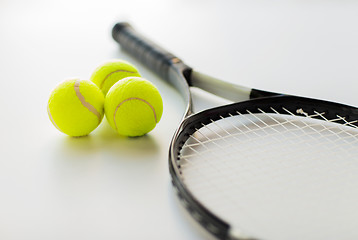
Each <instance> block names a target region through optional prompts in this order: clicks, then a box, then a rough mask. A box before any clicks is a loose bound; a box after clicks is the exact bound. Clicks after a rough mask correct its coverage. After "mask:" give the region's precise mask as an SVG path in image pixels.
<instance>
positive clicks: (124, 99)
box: [104, 77, 163, 137]
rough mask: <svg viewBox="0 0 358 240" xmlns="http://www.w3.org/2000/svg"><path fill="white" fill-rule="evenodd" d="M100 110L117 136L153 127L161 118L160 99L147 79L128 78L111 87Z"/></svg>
mask: <svg viewBox="0 0 358 240" xmlns="http://www.w3.org/2000/svg"><path fill="white" fill-rule="evenodd" d="M104 109H105V114H106V118H107V120H108V122H109V124H110V125H111V126H112V128H113V129H115V130H116V131H117V132H118V133H119V134H120V135H123V136H130V137H136V136H142V135H144V134H146V133H148V132H150V131H151V130H153V129H154V127H155V126H156V124H157V123H158V122H159V120H160V118H161V117H162V113H163V101H162V98H161V96H160V93H159V91H158V89H157V88H156V87H155V86H154V85H153V84H152V83H151V82H149V81H147V80H145V79H143V78H140V77H128V78H124V79H122V80H121V81H118V82H117V83H115V84H114V85H113V86H112V87H111V89H110V90H109V92H108V93H107V96H106V99H105V102H104Z"/></svg>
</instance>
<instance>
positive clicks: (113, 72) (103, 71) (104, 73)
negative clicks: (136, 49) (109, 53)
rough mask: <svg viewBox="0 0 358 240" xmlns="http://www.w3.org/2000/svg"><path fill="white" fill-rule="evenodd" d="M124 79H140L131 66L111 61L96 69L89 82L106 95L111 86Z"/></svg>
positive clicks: (124, 62)
mask: <svg viewBox="0 0 358 240" xmlns="http://www.w3.org/2000/svg"><path fill="white" fill-rule="evenodd" d="M126 77H140V74H139V73H138V70H137V69H136V68H135V67H134V66H133V65H132V64H130V63H128V62H126V61H123V60H113V61H110V62H107V63H105V64H103V65H101V66H99V67H97V68H96V69H95V70H94V72H93V74H92V76H91V79H90V80H91V81H92V82H94V83H95V84H96V85H97V86H98V87H99V88H100V89H101V90H102V92H103V94H104V95H106V94H107V92H108V90H109V89H110V88H111V87H112V86H113V84H115V83H116V82H117V81H119V80H121V79H123V78H126Z"/></svg>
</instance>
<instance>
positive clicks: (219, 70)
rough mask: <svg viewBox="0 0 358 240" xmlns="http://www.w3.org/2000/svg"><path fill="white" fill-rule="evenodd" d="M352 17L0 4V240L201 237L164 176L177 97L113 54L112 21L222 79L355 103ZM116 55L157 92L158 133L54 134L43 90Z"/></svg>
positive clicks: (306, 9)
mask: <svg viewBox="0 0 358 240" xmlns="http://www.w3.org/2000/svg"><path fill="white" fill-rule="evenodd" d="M357 13H358V2H357V1H345V0H336V1H334V0H332V1H271V2H267V1H263V0H262V1H259V0H254V1H234V0H228V1H222V0H217V1H214V0H209V1H203V0H193V1H189V0H181V1H178V0H167V1H165V0H151V1H144V0H143V1H139V0H136V1H134V0H127V1H121V0H117V1H107V0H102V1H74V0H72V1H67V0H64V1H58V2H54V1H44V0H43V1H40V0H34V1H12V0H2V1H0V70H1V71H0V73H1V75H0V79H1V85H2V87H1V94H0V109H1V120H0V121H1V124H0V159H1V160H0V239H2V240H25V239H26V240H28V239H29V240H35V239H36V240H44V239H52V240H57V239H67V240H68V239H71V240H72V239H75V240H80V239H86V240H90V239H101V240H107V239H108V240H112V239H172V240H176V239H177V240H179V239H189V240H190V239H192V240H194V239H212V238H211V237H210V236H209V235H208V234H206V233H205V232H204V231H203V230H201V229H200V228H199V227H198V226H197V225H196V224H195V223H194V221H192V220H191V218H190V217H189V216H188V214H187V213H186V212H185V211H184V210H183V209H182V207H181V205H180V204H179V202H178V201H177V199H176V196H175V194H174V192H173V190H172V187H171V183H170V176H169V172H168V164H167V155H168V146H169V141H170V139H171V136H172V133H173V132H174V130H175V128H176V126H177V124H178V123H179V121H180V119H181V116H182V113H183V111H184V104H183V102H182V100H181V98H180V95H179V94H178V93H177V92H176V91H175V90H174V89H173V88H171V87H170V86H169V85H168V84H166V83H164V82H163V81H161V79H159V78H158V77H157V76H156V75H154V74H153V73H152V72H150V71H149V70H148V69H146V68H145V67H144V66H143V65H141V64H140V63H139V62H137V61H135V60H134V59H133V58H131V57H130V56H128V55H126V54H125V53H123V52H122V51H121V50H120V48H119V47H118V45H117V44H116V43H115V42H114V41H113V40H112V38H111V33H110V32H111V28H112V26H113V24H114V23H116V21H119V20H126V21H129V22H131V23H132V25H133V26H135V27H136V28H137V30H138V31H140V32H142V33H143V34H145V35H147V36H149V37H150V38H152V39H154V40H155V41H156V42H158V43H160V44H162V45H163V46H164V47H166V48H168V49H169V50H171V51H172V52H173V53H175V54H177V55H178V56H179V57H181V58H182V59H184V60H186V62H187V63H188V64H190V65H192V66H194V67H196V68H197V69H200V70H201V71H203V72H206V73H208V74H210V75H214V76H216V77H219V78H222V79H225V80H227V81H230V82H233V83H240V84H243V85H246V86H250V87H256V88H260V89H266V90H271V91H278V92H285V93H291V94H298V95H304V96H311V97H315V98H322V99H328V100H333V101H338V102H341V103H346V104H350V105H358V94H357V90H358V57H357V56H358V28H357V25H358V14H357ZM114 58H120V59H125V60H128V61H130V62H132V63H133V64H135V65H136V66H137V67H138V68H139V70H140V72H141V73H142V75H143V77H145V78H147V79H149V80H151V81H152V82H153V83H154V84H156V85H157V87H158V88H159V90H160V92H161V93H162V96H163V100H164V115H163V118H162V120H161V122H160V123H159V124H158V125H157V127H156V129H155V130H154V131H152V132H151V133H150V134H148V135H147V136H145V137H141V138H136V139H127V138H121V137H119V136H117V135H116V134H115V133H114V131H113V130H112V129H110V127H109V125H108V124H107V122H106V120H104V121H103V122H102V124H101V125H100V127H98V128H97V129H96V130H95V131H94V132H93V133H92V134H91V135H90V136H89V137H85V138H70V137H67V136H65V135H63V134H61V133H60V132H58V131H57V130H56V129H55V128H54V127H53V126H52V124H51V122H50V120H49V119H48V116H47V111H46V105H47V100H48V96H49V94H50V91H51V90H52V89H53V87H55V86H56V84H57V83H58V82H60V81H62V80H64V79H66V78H70V77H80V78H82V79H88V78H89V77H90V75H91V72H92V71H93V69H94V68H95V67H96V66H97V65H99V64H101V63H103V62H105V61H107V60H110V59H114ZM199 97H200V96H199Z"/></svg>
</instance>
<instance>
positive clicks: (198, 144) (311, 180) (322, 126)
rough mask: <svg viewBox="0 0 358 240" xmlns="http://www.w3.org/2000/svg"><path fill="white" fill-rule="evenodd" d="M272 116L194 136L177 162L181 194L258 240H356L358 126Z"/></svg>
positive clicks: (320, 115) (230, 121)
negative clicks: (183, 189)
mask: <svg viewBox="0 0 358 240" xmlns="http://www.w3.org/2000/svg"><path fill="white" fill-rule="evenodd" d="M271 110H272V113H265V112H264V111H262V110H261V109H258V112H259V113H255V114H254V113H251V112H250V111H248V110H247V111H244V112H237V115H229V116H228V117H225V118H224V117H221V118H220V119H219V120H216V121H214V120H211V121H210V123H209V124H202V127H200V128H197V129H195V132H194V133H193V134H191V135H190V136H189V138H188V139H187V140H186V142H185V143H184V145H183V147H182V149H181V151H180V153H179V158H178V160H177V162H176V164H177V165H178V167H179V168H180V172H181V175H180V177H181V178H182V181H183V183H184V184H185V186H186V187H187V189H189V191H190V192H191V193H192V194H193V196H194V197H195V198H196V199H197V200H199V202H201V203H202V204H203V205H204V206H205V207H206V208H207V209H210V210H211V211H212V212H213V213H214V214H215V215H217V216H218V217H219V218H221V219H223V220H224V221H226V222H228V223H229V224H230V225H232V226H234V227H235V228H238V229H241V230H242V231H244V232H245V233H247V234H249V235H252V236H255V237H257V238H260V239H272V240H273V239H275V240H280V239H291V240H295V239H342V236H344V239H356V238H358V221H357V220H358V161H357V160H358V158H357V156H358V128H357V126H356V123H357V120H353V121H347V120H346V119H345V117H342V116H339V115H337V116H336V117H335V118H333V119H328V118H327V117H326V114H325V113H324V112H314V114H311V115H308V114H307V113H305V112H304V111H303V110H302V109H298V110H297V113H298V114H300V115H301V116H296V114H297V113H292V112H290V111H289V110H287V109H285V108H283V109H280V111H277V110H276V109H274V108H271ZM282 110H283V111H284V112H286V113H287V114H280V113H279V112H282Z"/></svg>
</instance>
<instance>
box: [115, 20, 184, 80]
mask: <svg viewBox="0 0 358 240" xmlns="http://www.w3.org/2000/svg"><path fill="white" fill-rule="evenodd" d="M112 36H113V39H114V40H115V41H116V42H118V43H119V44H120V45H121V47H122V48H123V49H125V50H126V51H128V52H129V53H130V54H131V55H132V56H134V57H135V58H137V59H138V60H139V61H141V62H142V63H143V64H144V65H145V66H147V67H149V68H150V69H152V70H153V71H154V72H155V73H157V74H158V75H160V76H161V77H163V78H164V79H168V71H169V67H170V66H171V65H173V64H175V63H179V62H181V60H180V59H179V58H177V57H175V56H174V55H173V54H171V53H169V52H168V51H166V50H164V49H163V48H161V47H159V46H158V45H156V44H155V43H153V42H152V41H150V40H148V39H146V38H145V37H143V36H142V35H140V34H139V33H138V32H136V31H135V30H134V29H133V28H132V26H131V25H130V24H129V23H126V22H121V23H117V24H116V25H114V27H113V30H112Z"/></svg>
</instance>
